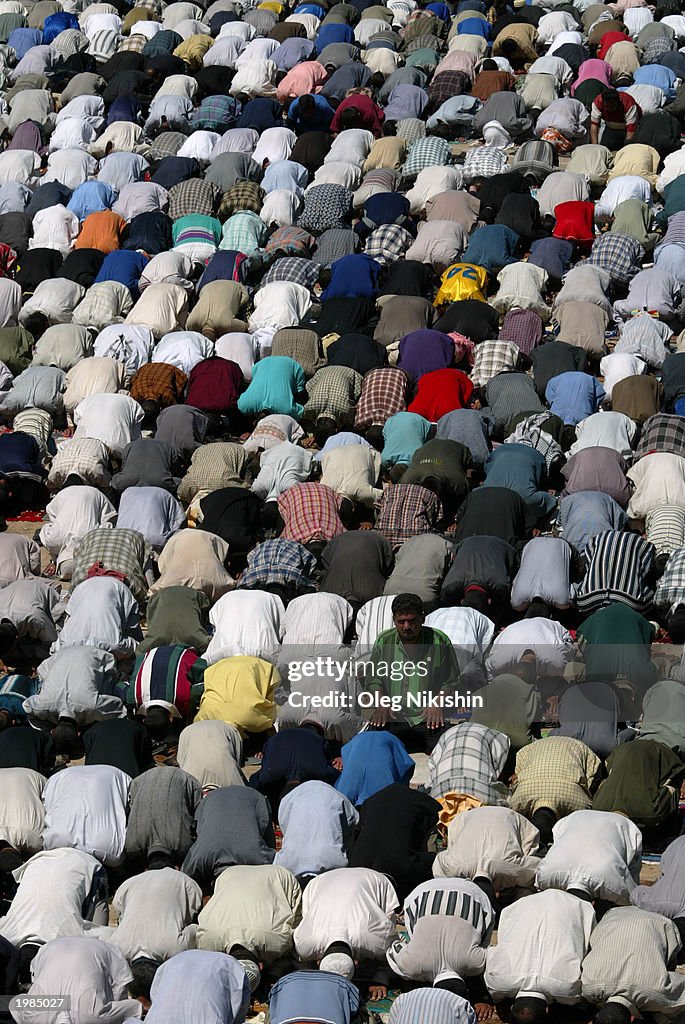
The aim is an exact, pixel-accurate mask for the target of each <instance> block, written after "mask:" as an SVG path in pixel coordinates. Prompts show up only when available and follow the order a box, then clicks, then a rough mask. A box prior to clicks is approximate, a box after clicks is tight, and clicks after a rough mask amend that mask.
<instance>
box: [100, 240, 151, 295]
mask: <svg viewBox="0 0 685 1024" xmlns="http://www.w3.org/2000/svg"><path fill="white" fill-rule="evenodd" d="M148 262H149V260H148V258H147V256H144V255H143V253H142V252H136V251H135V250H134V249H115V250H114V252H110V253H108V254H107V256H105V258H104V260H103V263H102V266H101V267H100V270H99V271H98V275H97V277H96V278H95V284H100V283H101V282H102V281H118V282H119V283H120V284H124V285H126V287H127V288H128V290H129V291H130V292H131V295H134V296H135V295H137V294H138V281H139V279H140V275H141V274H142V273H143V271H144V270H145V267H146V266H147V264H148Z"/></svg>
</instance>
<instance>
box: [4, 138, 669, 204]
mask: <svg viewBox="0 0 685 1024" xmlns="http://www.w3.org/2000/svg"><path fill="white" fill-rule="evenodd" d="M3 156H4V154H3ZM681 174H685V146H683V147H682V148H681V149H678V150H676V152H675V153H669V154H668V156H667V157H666V158H665V160H664V166H663V170H662V171H661V174H660V175H659V176H658V178H657V179H656V187H657V190H658V191H659V192H661V194H662V195H663V192H664V189H665V188H666V186H667V185H670V184H671V182H672V181H675V179H676V178H679V177H680V175H681Z"/></svg>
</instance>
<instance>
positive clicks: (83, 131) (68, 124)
mask: <svg viewBox="0 0 685 1024" xmlns="http://www.w3.org/2000/svg"><path fill="white" fill-rule="evenodd" d="M96 135H97V132H96V130H95V128H94V127H93V125H92V124H89V123H88V121H87V120H86V119H85V118H84V117H65V118H63V119H62V120H61V121H60V122H59V124H58V125H57V126H56V128H55V130H54V132H53V133H52V135H51V136H50V142H49V145H48V149H49V151H50V152H51V153H54V152H55V150H59V149H87V148H88V146H89V145H90V144H91V142H92V141H93V140H94V139H95V137H96Z"/></svg>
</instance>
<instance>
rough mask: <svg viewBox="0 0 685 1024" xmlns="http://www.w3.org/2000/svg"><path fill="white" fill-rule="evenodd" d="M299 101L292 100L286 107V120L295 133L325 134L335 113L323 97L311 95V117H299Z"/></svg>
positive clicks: (298, 99) (298, 98)
mask: <svg viewBox="0 0 685 1024" xmlns="http://www.w3.org/2000/svg"><path fill="white" fill-rule="evenodd" d="M300 99H301V97H300V96H298V97H297V99H295V100H293V101H292V103H291V104H290V106H289V107H288V120H289V121H290V122H291V124H292V125H293V126H294V128H295V130H296V131H300V132H326V131H328V129H329V128H330V126H331V121H332V120H333V114H334V113H335V111H334V110H333V107H332V106H331V105H330V103H329V102H328V100H327V99H326V98H325V97H324V96H319V95H313V96H312V99H313V100H314V113H313V114H312V116H311V117H300Z"/></svg>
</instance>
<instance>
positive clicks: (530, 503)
mask: <svg viewBox="0 0 685 1024" xmlns="http://www.w3.org/2000/svg"><path fill="white" fill-rule="evenodd" d="M546 473H547V467H546V464H545V459H544V456H542V455H541V454H540V452H538V451H536V449H535V448H529V447H528V445H525V444H502V445H500V446H499V448H496V449H495V451H494V452H491V453H490V455H488V458H487V460H486V463H485V481H484V482H483V487H507V488H509V490H511V491H516V493H517V494H518V495H520V496H521V498H522V499H523V502H524V504H525V506H526V526H527V528H528V529H532V527H534V526H535V525H536V524H537V522H538V520H539V519H540V518H542V516H544V515H546V514H548V513H549V512H551V511H552V509H553V508H554V506H555V505H556V503H557V500H556V498H555V497H553V495H551V494H548V493H547V491H543V490H542V487H543V486H544V481H545V476H546Z"/></svg>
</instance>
